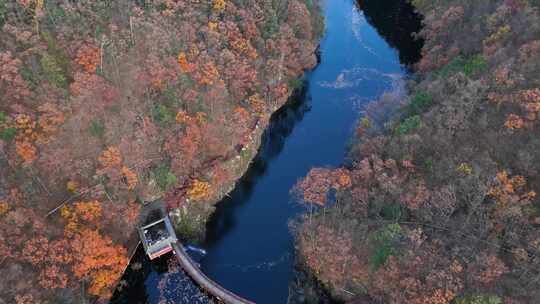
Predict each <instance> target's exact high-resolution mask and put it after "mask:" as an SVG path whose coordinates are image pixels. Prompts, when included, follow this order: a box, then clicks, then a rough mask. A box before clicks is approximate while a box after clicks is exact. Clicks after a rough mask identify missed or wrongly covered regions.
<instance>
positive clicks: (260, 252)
mask: <svg viewBox="0 0 540 304" xmlns="http://www.w3.org/2000/svg"><path fill="white" fill-rule="evenodd" d="M397 8H399V7H397ZM323 12H324V16H325V19H326V35H325V36H324V38H323V40H322V42H321V46H320V49H321V62H320V64H319V65H318V66H317V68H316V69H315V70H313V71H312V72H310V73H307V75H306V77H305V90H306V94H305V96H303V97H302V98H300V99H299V100H298V101H297V102H295V103H294V104H290V106H287V107H283V108H282V109H281V110H280V111H278V112H277V113H276V114H275V115H274V116H273V117H272V119H271V122H270V124H269V126H268V127H267V128H266V129H267V130H268V132H267V133H266V135H264V136H263V138H264V140H262V142H261V148H260V149H259V151H258V153H257V156H256V157H255V160H254V161H253V163H252V164H251V165H250V166H249V169H248V172H247V173H246V174H245V175H243V176H242V178H241V180H240V181H239V182H238V183H237V184H236V186H235V189H234V190H233V191H232V192H231V193H230V194H229V195H228V196H226V197H225V198H224V200H223V201H222V202H220V203H219V204H218V205H217V209H216V212H215V213H214V214H213V215H212V217H211V219H210V221H209V223H208V226H207V227H206V230H207V233H206V240H205V242H203V243H202V244H201V245H200V246H201V247H202V248H204V249H205V250H206V255H205V256H204V257H201V256H197V254H195V255H196V256H197V258H198V261H200V263H201V269H202V271H203V272H204V273H205V274H206V275H208V276H209V277H210V278H212V280H215V281H216V282H218V283H219V284H220V285H221V286H223V287H224V288H226V289H228V290H231V291H233V292H234V293H236V294H238V295H241V296H242V297H245V298H247V299H250V300H253V301H255V302H256V303H262V304H265V303H269V304H275V303H286V302H287V301H288V299H289V298H290V296H291V290H290V282H291V281H292V280H294V243H293V235H292V234H291V230H290V225H289V224H290V221H291V219H295V218H296V217H297V216H299V215H300V214H303V213H305V211H306V210H305V209H304V207H303V206H301V205H300V204H296V203H292V202H291V201H290V193H289V191H290V189H291V187H292V186H293V185H294V184H295V183H296V182H297V180H298V179H299V178H301V177H302V176H304V175H305V174H306V173H307V172H308V171H309V170H310V168H312V167H313V166H321V165H330V166H337V165H339V164H340V163H342V162H343V157H344V155H345V152H346V151H347V144H348V142H349V138H350V135H351V133H352V132H353V127H354V122H355V121H356V119H357V118H358V114H357V111H356V110H357V109H358V108H357V107H358V106H359V105H361V104H362V103H365V101H366V100H370V99H373V98H375V97H377V96H380V94H382V93H383V92H384V91H386V90H389V89H390V88H392V87H396V88H400V87H402V80H403V77H404V75H405V74H406V70H405V69H404V68H403V67H402V66H401V65H400V63H399V57H398V54H397V52H395V51H394V50H393V49H392V48H391V47H390V46H389V44H388V43H387V42H385V40H384V39H383V38H382V37H381V36H380V33H379V32H378V31H377V29H376V28H374V27H373V26H372V25H371V24H370V23H369V22H367V21H366V18H365V17H364V15H363V12H362V11H360V10H358V9H357V7H356V6H354V5H353V3H352V2H351V1H348V0H339V1H331V2H328V4H327V5H326V6H325V7H324V11H323ZM388 20H392V19H391V18H389V19H388ZM389 27H391V26H389ZM344 50H355V52H344ZM359 79H361V81H360V80H359ZM175 277H177V276H176V275H175V274H171V275H169V274H168V273H163V272H160V271H159V270H154V271H152V272H151V273H150V274H148V275H147V276H144V278H142V280H143V282H140V283H139V285H136V286H141V287H140V288H139V289H141V293H142V291H144V294H147V296H146V297H145V296H144V294H139V295H140V299H139V300H140V301H142V302H144V301H147V302H149V303H157V302H158V301H159V299H160V295H163V297H164V298H161V299H167V300H170V301H175V302H178V303H183V301H186V302H185V303H189V301H187V300H186V297H185V295H183V294H179V293H176V291H175V289H174V288H171V289H170V290H169V289H166V290H164V289H163V288H162V287H160V286H163V284H161V283H160V282H173V281H176V280H175V279H174V278H175ZM178 278H180V276H178ZM130 285H132V284H130ZM167 286H169V285H167ZM137 292H139V291H137ZM128 294H129V291H128V290H125V295H126V296H127V295H128Z"/></svg>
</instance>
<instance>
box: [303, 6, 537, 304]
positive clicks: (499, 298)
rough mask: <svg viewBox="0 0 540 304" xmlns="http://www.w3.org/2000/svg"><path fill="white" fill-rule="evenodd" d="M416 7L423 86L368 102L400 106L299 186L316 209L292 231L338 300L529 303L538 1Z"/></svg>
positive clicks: (363, 129) (370, 112) (369, 123)
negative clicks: (336, 164) (343, 158)
mask: <svg viewBox="0 0 540 304" xmlns="http://www.w3.org/2000/svg"><path fill="white" fill-rule="evenodd" d="M359 2H361V3H365V4H361V6H362V7H364V6H366V7H371V6H370V5H371V3H370V1H359ZM412 4H413V5H414V6H415V7H416V9H417V10H418V12H419V13H421V14H422V15H423V17H424V19H423V24H424V27H423V29H422V30H421V32H420V33H419V35H420V37H422V38H424V40H425V41H424V46H423V49H422V59H421V60H420V62H418V63H417V64H416V66H415V68H416V73H417V74H418V75H417V76H418V77H419V78H418V79H417V80H415V81H413V82H412V83H410V84H409V85H410V86H409V90H410V94H409V96H407V97H406V98H402V97H399V98H394V99H396V100H388V99H389V97H388V96H382V97H381V98H380V99H379V100H376V101H374V102H373V107H381V108H384V106H385V105H386V104H387V103H389V102H395V104H396V108H398V107H399V108H398V109H396V110H395V112H393V113H392V115H391V117H390V118H389V120H385V121H383V122H379V121H378V116H377V114H378V113H376V111H375V110H378V109H374V108H373V107H372V106H371V105H370V107H368V109H367V110H366V112H365V115H366V116H365V117H364V118H362V119H360V120H359V123H358V132H357V133H356V134H355V136H354V138H353V139H352V144H351V147H350V151H349V155H348V158H347V162H346V165H345V166H344V167H342V168H337V169H329V168H314V169H312V170H311V171H310V172H309V173H308V174H307V176H306V177H305V178H304V179H302V180H301V181H299V182H298V183H297V185H296V187H295V194H297V195H298V197H299V198H300V201H302V202H308V203H315V204H317V205H318V208H315V211H314V212H309V214H305V215H304V216H303V217H302V219H301V221H300V223H299V224H298V226H297V227H295V228H297V229H296V232H297V234H296V237H297V245H298V256H299V259H300V262H301V263H302V265H303V266H304V267H305V269H306V270H307V272H308V273H309V274H310V275H312V276H313V277H314V278H315V280H316V281H317V285H316V286H320V285H322V286H324V288H325V290H326V291H328V292H329V293H330V294H331V297H332V298H335V299H337V300H339V301H343V302H345V303H413V304H426V303H437V304H472V303H535V302H537V301H538V300H537V299H540V293H539V291H540V285H539V284H540V273H539V272H538V269H540V258H539V257H540V229H539V226H538V225H539V223H540V208H539V207H540V201H539V198H538V195H537V193H538V189H540V179H539V178H538V177H539V172H540V166H539V165H538V164H539V161H540V159H539V156H540V154H539V153H538V151H540V145H539V143H540V141H539V134H540V129H539V127H540V126H539V124H538V122H539V117H540V116H539V112H538V110H539V106H538V102H539V100H540V93H539V92H540V91H539V87H538V85H539V83H538V81H537V79H538V78H539V76H540V65H539V64H538V63H539V62H540V44H539V40H538V37H540V36H539V33H540V32H539V31H538V27H537V25H538V24H540V23H539V22H540V15H539V11H538V3H537V2H535V1H503V0H500V1H489V3H488V2H478V1H464V0H444V1H424V0H414V1H412ZM400 5H401V2H400ZM373 6H374V5H373ZM365 14H366V15H367V16H369V12H367V11H366V12H365ZM379 110H380V109H379ZM415 121H416V122H421V123H414V122H415ZM340 180H341V182H340ZM311 211H313V209H311ZM321 301H322V300H321Z"/></svg>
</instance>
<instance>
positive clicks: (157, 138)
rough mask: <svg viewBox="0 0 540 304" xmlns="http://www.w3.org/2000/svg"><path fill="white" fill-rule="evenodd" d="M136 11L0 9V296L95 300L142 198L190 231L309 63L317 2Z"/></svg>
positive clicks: (219, 0) (130, 244) (120, 263)
mask: <svg viewBox="0 0 540 304" xmlns="http://www.w3.org/2000/svg"><path fill="white" fill-rule="evenodd" d="M143 2H144V3H143ZM143 2H141V1H132V0H129V1H127V2H125V3H124V4H125V6H124V5H123V4H122V5H120V6H118V4H119V3H116V2H115V1H112V2H111V1H90V0H83V1H78V2H73V1H56V2H55V1H42V0H37V1H34V0H18V1H0V50H1V51H0V168H1V169H0V231H1V232H0V266H2V267H3V266H5V265H9V267H8V268H6V269H4V268H2V270H3V271H5V273H6V276H5V277H6V279H5V280H1V282H0V299H1V300H0V302H3V301H5V302H7V303H60V302H95V301H96V300H97V298H101V299H100V301H106V300H107V298H108V297H109V296H110V294H111V292H112V291H113V290H114V286H115V284H116V283H117V281H118V279H119V276H120V275H121V272H122V271H123V269H124V267H125V266H126V263H127V260H126V258H125V257H126V255H128V252H129V253H131V252H132V251H133V250H134V248H135V245H136V243H137V242H136V241H137V240H136V239H135V238H134V234H133V230H134V229H135V227H136V226H137V225H138V222H137V221H138V220H139V212H140V210H141V206H142V205H143V204H145V203H149V202H156V204H159V203H160V202H162V201H167V202H172V203H170V204H169V205H170V207H171V208H177V207H179V206H180V205H182V209H183V210H186V213H187V215H188V216H189V218H190V219H191V218H192V219H194V220H193V222H194V223H195V225H197V226H198V228H197V229H198V231H200V233H199V234H198V235H194V237H202V236H203V235H204V229H203V228H204V226H205V222H206V220H207V219H208V217H209V215H210V213H211V212H212V210H213V206H211V204H214V203H215V201H216V200H217V199H218V198H219V197H220V196H223V195H224V193H225V190H226V189H228V188H229V187H230V185H231V183H232V181H233V180H234V179H236V178H238V177H239V174H240V173H239V172H238V171H239V168H236V167H235V166H237V164H236V165H231V164H233V161H234V160H235V159H236V157H238V156H239V154H240V153H241V151H242V147H243V146H246V145H248V144H252V143H254V142H256V141H257V140H258V139H259V137H260V136H261V132H262V130H263V129H264V128H265V126H266V125H267V124H268V117H269V116H270V114H271V113H272V111H273V110H274V109H276V108H278V107H280V106H281V105H283V104H284V103H285V102H286V101H287V98H288V97H289V94H290V93H291V91H292V89H291V85H290V84H291V83H292V80H293V79H297V78H299V77H301V75H302V73H303V72H304V70H306V69H310V68H312V67H313V66H314V64H315V63H316V57H315V50H316V45H317V39H318V38H319V36H318V35H319V34H320V33H321V25H322V18H321V15H320V13H319V11H318V9H319V8H318V4H317V1H309V4H310V5H309V7H310V10H307V8H306V7H307V6H306V5H304V4H299V5H292V6H290V7H289V5H288V4H287V5H285V4H284V3H278V2H272V1H270V2H265V3H263V2H260V1H248V2H241V1H229V0H211V1H185V0H179V1H143ZM289 2H293V3H296V2H299V3H304V2H306V3H307V2H308V1H306V0H291V1H289ZM289 2H288V3H289ZM288 15H294V16H295V18H290V19H289V18H287V16H288ZM300 24H303V25H304V28H303V29H302V30H301V31H299V30H298V26H299V25H300ZM311 24H317V25H318V30H316V29H314V28H312V27H311ZM308 25H309V26H308ZM267 45H268V46H273V47H272V48H267ZM278 62H281V68H280V69H279V71H278V72H276V73H274V71H275V69H276V68H277V66H278ZM246 163H247V162H246ZM203 204H205V205H203ZM59 289H62V291H61V292H59Z"/></svg>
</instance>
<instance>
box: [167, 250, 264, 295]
mask: <svg viewBox="0 0 540 304" xmlns="http://www.w3.org/2000/svg"><path fill="white" fill-rule="evenodd" d="M172 247H173V250H174V254H175V255H176V259H177V260H178V262H179V263H180V265H181V266H182V268H183V269H184V270H185V271H186V273H187V274H188V275H189V276H190V277H191V278H192V279H193V280H194V281H195V282H196V283H197V284H199V286H201V287H202V288H203V289H204V290H206V291H207V292H208V293H210V294H211V295H213V296H214V297H216V298H218V299H220V300H221V301H223V302H224V303H226V304H255V303H254V302H251V301H248V300H246V299H244V298H242V297H240V296H237V295H235V294H234V293H232V292H230V291H228V290H227V289H225V288H223V287H221V286H220V285H219V284H218V283H216V282H214V281H212V280H211V279H210V278H209V277H207V276H206V275H205V274H204V273H203V272H202V271H201V270H200V269H199V267H197V266H195V263H194V262H193V260H192V259H191V257H190V256H189V255H188V254H187V253H186V250H185V248H184V246H183V245H182V243H180V242H179V241H178V242H175V243H173V244H172Z"/></svg>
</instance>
